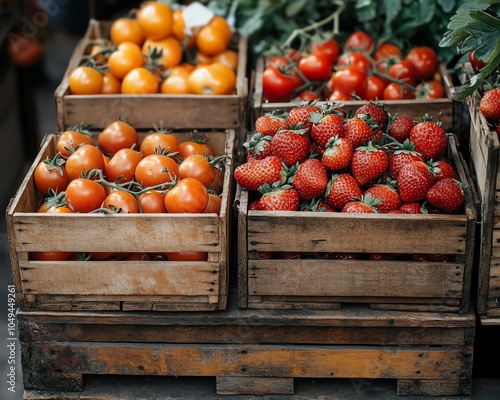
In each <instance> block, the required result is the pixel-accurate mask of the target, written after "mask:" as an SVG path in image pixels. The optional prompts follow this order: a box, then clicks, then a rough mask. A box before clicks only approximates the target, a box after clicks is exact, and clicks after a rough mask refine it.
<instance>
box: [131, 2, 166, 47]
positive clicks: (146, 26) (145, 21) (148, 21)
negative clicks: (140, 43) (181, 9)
mask: <svg viewBox="0 0 500 400" xmlns="http://www.w3.org/2000/svg"><path fill="white" fill-rule="evenodd" d="M137 22H138V23H139V26H140V27H141V28H142V31H143V32H144V35H145V36H146V38H148V39H153V40H159V39H163V38H166V37H167V36H169V35H170V34H171V33H172V27H173V25H174V16H173V12H172V9H171V8H170V7H169V6H168V5H167V4H165V3H161V2H159V1H148V2H145V3H143V4H142V5H141V7H140V8H139V10H138V11H137Z"/></svg>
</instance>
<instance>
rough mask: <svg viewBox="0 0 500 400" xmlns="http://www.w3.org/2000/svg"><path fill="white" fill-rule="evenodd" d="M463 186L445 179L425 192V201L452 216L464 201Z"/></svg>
mask: <svg viewBox="0 0 500 400" xmlns="http://www.w3.org/2000/svg"><path fill="white" fill-rule="evenodd" d="M463 189H464V185H463V184H462V183H461V182H459V181H457V180H456V179H452V178H445V179H443V180H440V181H438V182H436V183H435V184H434V186H432V187H431V188H430V189H429V190H428V191H427V201H428V202H429V203H430V204H431V205H433V206H434V207H437V208H439V209H440V210H443V211H444V212H445V213H448V214H454V213H456V212H458V210H460V208H461V207H462V205H463V204H464V201H465V196H464V191H463Z"/></svg>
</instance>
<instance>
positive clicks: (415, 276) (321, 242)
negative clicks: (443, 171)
mask: <svg viewBox="0 0 500 400" xmlns="http://www.w3.org/2000/svg"><path fill="white" fill-rule="evenodd" d="M448 151H449V154H448V159H449V160H450V161H451V162H452V164H453V165H454V166H455V169H456V170H457V172H458V174H459V177H460V180H461V181H462V182H464V183H467V184H468V185H469V187H468V189H467V190H466V197H467V199H466V202H465V210H464V213H463V214H460V215H458V214H457V215H444V214H439V215H438V214H428V215H404V214H348V213H340V212H339V213H311V212H304V211H302V212H301V211H297V212H270V211H249V210H248V209H247V208H248V204H249V202H250V200H251V199H250V198H249V192H248V191H247V190H241V188H240V187H239V186H238V187H237V194H236V200H235V204H236V206H237V208H238V300H239V304H240V306H241V307H243V308H246V307H248V308H253V309H265V308H272V309H288V308H309V309H314V308H339V307H341V305H342V304H345V303H349V302H361V303H367V304H370V305H371V307H372V308H385V309H397V310H420V311H449V312H465V311H467V310H468V309H469V301H470V287H471V277H472V266H473V264H472V263H473V257H474V241H475V231H476V219H477V218H476V213H477V210H476V204H475V203H474V199H473V197H472V195H471V187H472V184H471V182H469V179H468V174H467V173H466V169H465V168H464V164H463V160H461V155H460V153H459V152H458V149H457V147H456V146H455V139H454V137H453V136H452V135H448ZM260 252H307V253H309V254H312V257H310V258H307V259H306V258H304V259H295V260H293V259H263V258H260V257H259V253H260ZM332 252H340V253H368V254H369V253H403V254H413V253H427V254H429V253H430V254H452V255H455V262H423V261H396V260H386V261H380V260H367V259H365V260H338V259H331V257H329V256H328V253H332Z"/></svg>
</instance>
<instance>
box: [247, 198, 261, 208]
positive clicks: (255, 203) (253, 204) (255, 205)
mask: <svg viewBox="0 0 500 400" xmlns="http://www.w3.org/2000/svg"><path fill="white" fill-rule="evenodd" d="M251 210H254V211H258V210H260V199H258V200H253V201H252V202H250V204H248V211H251Z"/></svg>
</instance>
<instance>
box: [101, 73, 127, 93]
mask: <svg viewBox="0 0 500 400" xmlns="http://www.w3.org/2000/svg"><path fill="white" fill-rule="evenodd" d="M102 79H103V81H102V89H101V93H102V94H118V93H120V91H121V89H120V87H121V84H122V83H121V81H120V80H119V79H118V78H117V77H115V76H114V75H113V74H111V73H110V72H106V73H105V74H104V75H103V76H102Z"/></svg>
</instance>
